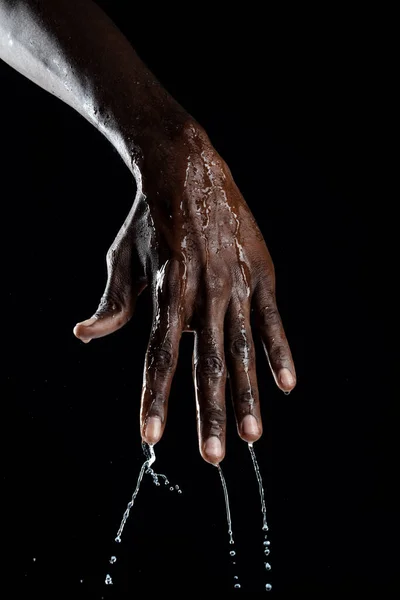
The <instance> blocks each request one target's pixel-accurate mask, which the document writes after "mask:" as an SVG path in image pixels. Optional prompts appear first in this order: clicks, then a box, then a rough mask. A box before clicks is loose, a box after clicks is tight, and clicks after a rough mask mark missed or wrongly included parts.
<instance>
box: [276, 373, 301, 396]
mask: <svg viewBox="0 0 400 600" xmlns="http://www.w3.org/2000/svg"><path fill="white" fill-rule="evenodd" d="M277 382H278V385H279V387H280V388H281V390H283V391H284V392H291V391H292V390H293V388H294V387H295V385H296V377H295V376H294V375H293V374H292V373H291V372H290V371H289V369H287V368H284V369H281V370H280V371H279V373H278V377H277Z"/></svg>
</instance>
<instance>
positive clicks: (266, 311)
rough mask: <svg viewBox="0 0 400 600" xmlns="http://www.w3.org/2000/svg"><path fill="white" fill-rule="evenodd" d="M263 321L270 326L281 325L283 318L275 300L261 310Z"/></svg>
mask: <svg viewBox="0 0 400 600" xmlns="http://www.w3.org/2000/svg"><path fill="white" fill-rule="evenodd" d="M260 318H261V323H262V324H265V325H267V326H268V327H275V326H279V325H280V322H281V318H280V316H279V312H278V309H277V307H276V304H275V302H274V301H270V302H269V303H268V304H266V305H265V306H264V308H262V310H261V311H260Z"/></svg>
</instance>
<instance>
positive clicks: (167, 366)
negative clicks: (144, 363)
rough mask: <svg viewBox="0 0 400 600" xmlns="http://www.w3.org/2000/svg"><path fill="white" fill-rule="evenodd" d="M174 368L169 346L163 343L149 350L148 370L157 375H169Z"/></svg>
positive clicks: (172, 355) (173, 358)
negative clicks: (156, 372) (155, 372)
mask: <svg viewBox="0 0 400 600" xmlns="http://www.w3.org/2000/svg"><path fill="white" fill-rule="evenodd" d="M174 366H175V357H174V353H173V351H172V346H171V345H170V344H168V343H165V344H162V345H159V346H156V347H153V348H152V349H151V350H150V361H149V368H150V369H152V370H154V371H158V372H159V373H170V372H171V371H172V370H173V368H174Z"/></svg>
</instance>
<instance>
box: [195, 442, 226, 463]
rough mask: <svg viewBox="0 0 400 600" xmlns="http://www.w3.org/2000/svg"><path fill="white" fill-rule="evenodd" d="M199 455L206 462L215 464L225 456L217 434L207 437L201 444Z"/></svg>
mask: <svg viewBox="0 0 400 600" xmlns="http://www.w3.org/2000/svg"><path fill="white" fill-rule="evenodd" d="M201 455H202V457H203V458H204V460H205V461H206V462H208V463H210V464H212V465H214V466H217V465H218V464H219V463H220V462H221V461H222V460H223V458H224V456H225V450H224V448H223V446H222V444H221V440H220V439H219V438H218V437H217V436H211V437H209V438H208V440H206V441H205V442H204V444H203V446H202V449H201Z"/></svg>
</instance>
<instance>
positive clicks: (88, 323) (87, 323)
mask: <svg viewBox="0 0 400 600" xmlns="http://www.w3.org/2000/svg"><path fill="white" fill-rule="evenodd" d="M96 321H97V317H90V319H86V321H82V323H78V325H83V326H84V327H90V326H91V325H93V323H96Z"/></svg>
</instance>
